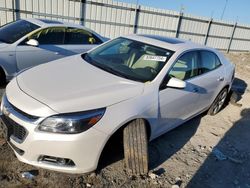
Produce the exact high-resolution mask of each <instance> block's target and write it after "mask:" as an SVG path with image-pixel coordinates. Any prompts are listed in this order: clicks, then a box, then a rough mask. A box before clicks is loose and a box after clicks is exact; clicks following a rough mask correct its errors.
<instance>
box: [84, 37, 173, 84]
mask: <svg viewBox="0 0 250 188" xmlns="http://www.w3.org/2000/svg"><path fill="white" fill-rule="evenodd" d="M172 54H173V52H172V51H170V50H167V49H162V48H159V47H156V46H152V45H149V44H145V43H142V42H138V41H134V40H130V39H125V38H118V39H115V40H112V41H110V42H108V43H106V44H105V45H103V46H100V47H98V48H96V49H94V50H93V51H91V52H90V53H88V54H83V55H82V57H83V59H84V60H85V61H87V62H89V63H91V64H93V65H94V66H97V67H99V68H101V69H103V70H105V71H107V72H110V73H112V74H116V75H118V76H121V77H124V78H127V79H131V80H136V81H140V82H147V81H152V80H153V79H154V78H155V77H156V76H157V75H158V73H159V72H160V71H161V69H162V68H163V67H164V65H165V64H166V63H167V62H168V60H169V58H170V57H171V56H172Z"/></svg>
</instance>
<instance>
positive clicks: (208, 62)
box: [198, 50, 225, 108]
mask: <svg viewBox="0 0 250 188" xmlns="http://www.w3.org/2000/svg"><path fill="white" fill-rule="evenodd" d="M200 55H201V61H200V63H201V65H200V67H201V68H200V69H201V71H202V69H205V71H203V72H201V75H200V76H199V78H198V80H199V84H200V85H202V86H203V87H205V88H206V92H205V93H201V96H200V97H201V99H200V106H201V107H202V108H207V107H209V106H210V105H211V104H212V102H213V101H214V99H215V98H216V96H217V95H218V94H219V92H220V91H221V90H222V88H223V87H224V85H225V84H224V73H225V71H224V67H223V65H222V64H221V62H220V61H219V58H218V57H217V55H215V54H214V53H213V52H210V51H204V50H203V51H200ZM204 67H206V68H204Z"/></svg>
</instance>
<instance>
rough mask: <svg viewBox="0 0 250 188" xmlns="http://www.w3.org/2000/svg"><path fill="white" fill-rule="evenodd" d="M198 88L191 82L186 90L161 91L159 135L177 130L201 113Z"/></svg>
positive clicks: (169, 89) (168, 89)
mask: <svg viewBox="0 0 250 188" xmlns="http://www.w3.org/2000/svg"><path fill="white" fill-rule="evenodd" d="M197 88H199V87H198V86H197V85H195V84H193V83H192V81H190V82H187V87H186V88H185V89H175V88H166V89H164V90H162V91H160V93H159V107H160V108H159V112H160V113H159V121H160V122H159V124H158V126H159V129H158V130H157V131H159V133H160V132H165V131H167V130H170V129H173V128H175V127H176V126H178V125H180V124H181V123H183V122H184V121H185V120H187V119H188V118H189V117H191V116H193V115H194V114H196V113H198V112H199V109H198V108H197V107H198V104H197V101H199V99H200V94H199V92H197V90H196V89H197ZM199 90H201V89H200V88H199Z"/></svg>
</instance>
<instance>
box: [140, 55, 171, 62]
mask: <svg viewBox="0 0 250 188" xmlns="http://www.w3.org/2000/svg"><path fill="white" fill-rule="evenodd" d="M144 60H146V61H161V62H165V61H166V60H167V57H165V56H156V55H145V56H144Z"/></svg>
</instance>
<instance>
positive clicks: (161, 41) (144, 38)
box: [123, 34, 214, 51]
mask: <svg viewBox="0 0 250 188" xmlns="http://www.w3.org/2000/svg"><path fill="white" fill-rule="evenodd" d="M123 37H125V38H128V39H132V40H136V41H139V42H144V43H147V44H151V45H154V46H158V47H161V48H165V49H168V50H172V51H180V50H181V51H185V50H190V49H206V50H210V51H214V49H212V48H209V47H206V46H204V45H200V44H196V43H194V42H191V41H189V40H183V39H178V38H171V37H165V36H159V35H146V34H132V35H126V36H123Z"/></svg>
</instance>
